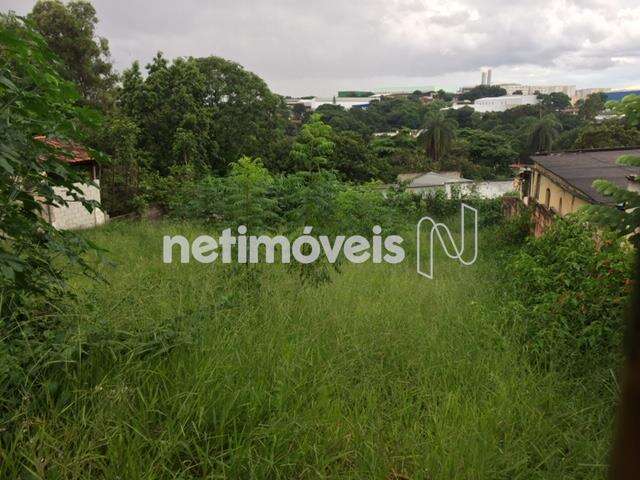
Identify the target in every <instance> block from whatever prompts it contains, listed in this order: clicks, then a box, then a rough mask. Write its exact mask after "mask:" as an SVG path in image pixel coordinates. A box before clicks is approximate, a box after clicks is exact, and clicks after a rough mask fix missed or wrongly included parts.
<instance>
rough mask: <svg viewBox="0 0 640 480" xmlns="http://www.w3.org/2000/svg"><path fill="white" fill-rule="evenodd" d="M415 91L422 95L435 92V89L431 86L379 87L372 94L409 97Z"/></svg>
mask: <svg viewBox="0 0 640 480" xmlns="http://www.w3.org/2000/svg"><path fill="white" fill-rule="evenodd" d="M415 91H420V92H422V93H428V92H435V91H436V87H434V86H433V85H417V86H404V87H381V88H377V89H375V90H374V93H376V94H378V95H387V96H394V95H411V94H412V93H413V92H415Z"/></svg>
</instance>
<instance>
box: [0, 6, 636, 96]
mask: <svg viewBox="0 0 640 480" xmlns="http://www.w3.org/2000/svg"><path fill="white" fill-rule="evenodd" d="M34 3H35V2H34V1H33V0H0V5H1V6H2V8H1V10H3V11H4V10H7V9H13V10H15V11H17V12H18V13H26V12H27V11H29V10H30V9H31V7H32V6H33V4H34ZM92 3H93V4H94V6H95V7H96V10H97V12H98V18H99V20H100V23H99V25H98V33H99V34H100V35H101V36H105V37H106V38H107V39H108V40H109V42H110V46H111V55H112V57H113V61H114V63H115V65H116V67H117V69H118V70H119V71H122V69H124V68H126V67H128V66H129V65H130V64H131V62H132V61H133V60H140V62H141V64H142V65H144V64H146V63H147V62H148V61H149V60H150V59H151V58H152V57H153V55H154V54H155V53H156V52H157V51H162V52H164V53H165V55H166V56H167V57H170V58H173V57H176V56H204V55H218V56H221V57H225V58H228V59H231V60H234V61H236V62H239V63H240V64H242V65H244V66H245V68H247V69H248V70H251V71H253V72H255V73H257V74H258V75H260V76H261V77H262V78H264V79H265V80H266V81H267V83H268V84H269V86H270V87H271V88H272V90H274V91H275V92H277V93H280V94H284V95H287V94H288V95H303V94H316V95H332V94H334V92H336V91H337V90H338V89H375V88H377V87H389V86H419V85H434V86H437V87H443V88H447V89H449V90H451V89H457V88H458V87H459V86H461V85H475V84H477V83H479V82H480V69H481V68H483V67H484V68H486V67H492V68H493V82H494V83H501V82H522V83H528V84H559V83H561V84H575V85H577V86H578V87H579V88H580V87H597V86H608V87H626V86H637V85H640V28H638V26H639V25H640V2H638V0H585V1H563V0H537V1H533V2H532V1H528V2H522V1H518V0H489V1H487V0H484V1H481V0H473V1H472V0H458V1H439V0H367V1H357V0H271V1H261V0H93V2H92Z"/></svg>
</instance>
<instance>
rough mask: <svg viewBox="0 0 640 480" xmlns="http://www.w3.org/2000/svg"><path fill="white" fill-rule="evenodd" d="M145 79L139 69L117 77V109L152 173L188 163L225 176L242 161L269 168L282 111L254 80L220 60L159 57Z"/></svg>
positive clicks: (279, 100) (279, 136) (281, 127)
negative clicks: (132, 128) (131, 125)
mask: <svg viewBox="0 0 640 480" xmlns="http://www.w3.org/2000/svg"><path fill="white" fill-rule="evenodd" d="M146 69H147V76H146V78H143V76H142V73H141V72H140V68H139V66H138V64H137V63H134V64H133V65H132V67H131V68H130V69H128V70H127V71H125V72H124V74H123V84H122V91H121V94H120V97H119V100H118V105H119V106H120V108H121V109H122V111H123V112H124V113H125V114H126V115H127V116H129V117H130V118H132V119H134V120H135V121H136V123H137V124H138V126H139V127H140V132H141V134H140V148H141V149H143V150H144V151H146V152H148V153H149V156H150V158H152V159H153V160H152V164H151V165H150V166H151V167H152V168H153V169H155V170H157V171H159V172H160V173H162V174H163V175H164V174H167V172H168V170H169V168H170V167H171V166H172V165H175V164H178V163H184V162H185V161H189V162H193V163H194V164H197V165H202V166H207V167H211V168H213V169H214V170H216V171H218V172H226V171H227V169H228V167H229V165H230V164H231V163H232V162H234V161H236V160H237V159H238V158H240V157H242V156H244V155H247V156H251V157H260V158H263V159H264V160H265V161H266V162H268V163H275V161H276V160H277V159H278V157H279V156H280V155H281V154H282V152H281V149H280V148H281V146H282V142H283V140H284V132H285V127H286V125H287V121H288V112H287V110H286V106H285V105H284V102H283V100H282V98H280V97H279V96H278V95H275V94H273V93H271V92H270V91H269V89H268V88H267V86H266V84H265V83H264V81H263V80H262V79H260V78H259V77H258V76H257V75H255V74H253V73H251V72H247V71H246V70H244V69H243V68H242V67H241V66H240V65H238V64H237V63H234V62H229V61H227V60H224V59H222V58H219V57H207V58H198V59H194V58H186V59H185V58H178V59H176V60H174V61H173V62H169V61H168V60H166V59H165V58H164V57H163V56H162V54H160V53H159V54H158V55H157V56H156V57H155V58H154V59H153V61H152V62H151V63H150V64H148V65H147V66H146Z"/></svg>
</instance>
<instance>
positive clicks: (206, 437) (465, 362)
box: [0, 222, 615, 480]
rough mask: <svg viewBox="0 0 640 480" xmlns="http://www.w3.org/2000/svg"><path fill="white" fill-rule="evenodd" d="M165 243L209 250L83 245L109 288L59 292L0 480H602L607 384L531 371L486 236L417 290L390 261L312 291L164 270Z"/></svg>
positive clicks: (121, 239)
mask: <svg viewBox="0 0 640 480" xmlns="http://www.w3.org/2000/svg"><path fill="white" fill-rule="evenodd" d="M167 233H180V234H183V235H187V236H190V237H191V238H194V237H195V236H196V235H197V234H200V233H211V232H207V231H206V230H203V229H202V228H200V227H198V226H196V225H193V224H177V223H155V224H152V223H128V222H113V223H112V224H110V225H109V226H107V227H105V228H101V229H98V230H95V231H92V232H88V233H86V235H88V236H89V237H90V238H91V239H92V240H94V241H95V242H97V243H98V244H99V245H101V246H103V247H105V248H107V249H108V250H109V253H108V257H109V258H110V259H111V260H113V261H114V263H115V265H103V266H102V267H101V268H100V270H101V272H102V274H103V275H104V276H105V278H106V279H107V281H108V283H92V282H89V281H86V280H83V279H80V278H77V279H75V280H74V285H73V288H74V291H75V292H76V294H77V295H78V298H77V300H75V301H69V302H68V303H67V304H66V305H65V307H64V308H63V309H62V310H61V312H60V314H61V315H64V316H65V318H66V319H67V321H69V322H71V323H72V324H73V325H75V327H74V330H75V333H74V339H75V341H74V342H73V343H74V345H73V346H70V347H69V354H68V360H67V361H66V363H64V365H63V366H62V368H60V365H51V367H50V368H51V369H52V371H57V372H59V373H57V374H56V377H54V379H53V380H51V381H50V382H48V383H47V384H45V385H44V386H42V387H37V386H34V388H36V387H37V388H42V389H43V391H44V393H45V394H46V395H44V396H43V398H44V399H45V400H42V402H45V404H40V405H37V409H36V410H37V411H38V412H40V413H38V414H36V415H34V413H33V411H34V408H35V407H34V405H33V404H29V403H28V402H25V405H29V406H28V407H27V406H25V408H24V410H23V411H17V412H16V413H15V415H16V418H17V419H18V421H20V422H22V423H23V428H22V430H21V432H22V433H19V434H18V435H17V437H16V438H15V441H14V442H13V443H12V444H11V445H12V446H11V448H10V450H8V451H5V452H4V454H3V456H2V462H1V463H0V474H1V475H2V476H3V477H4V478H19V477H18V475H19V474H20V475H21V474H22V472H23V468H24V466H26V467H27V468H28V469H29V470H30V471H31V472H32V474H33V478H47V479H58V478H59V479H80V478H108V479H161V478H162V479H164V478H167V479H169V478H173V479H191V478H234V479H266V478H283V479H294V478H350V479H428V480H454V479H492V480H496V479H505V480H507V479H508V480H514V479H523V480H535V479H540V480H542V479H544V480H553V479H558V480H560V479H562V480H565V479H596V478H602V477H603V476H604V472H605V463H606V460H607V451H608V445H609V443H610V437H611V432H610V425H611V423H612V408H613V407H612V403H613V397H614V394H615V392H614V389H615V384H614V381H613V379H612V378H611V379H602V380H601V382H600V383H599V384H598V388H595V389H594V388H593V386H592V385H590V384H585V383H584V382H582V381H579V380H575V379H572V378H569V377H567V376H566V375H563V374H562V373H560V372H555V371H554V370H549V369H546V370H543V369H540V368H536V367H535V364H534V363H533V362H531V361H529V359H528V358H527V355H526V352H525V351H524V349H523V347H522V345H521V342H519V341H518V335H517V333H518V332H517V331H518V319H517V318H513V314H512V313H511V310H510V309H509V302H510V298H511V297H510V295H512V293H511V290H510V289H509V285H508V282H506V283H505V281H504V278H503V272H502V271H500V267H499V263H498V262H496V260H495V258H494V257H493V256H492V255H491V254H490V253H489V252H490V251H491V249H490V248H489V247H490V245H489V243H490V239H489V237H487V236H483V237H482V239H483V242H484V243H482V244H481V245H480V257H479V259H478V262H477V263H476V264H475V265H473V266H470V267H463V266H461V265H459V264H458V263H456V262H454V261H452V260H449V259H446V260H445V259H438V261H437V264H436V278H435V279H434V280H427V279H425V278H422V277H419V276H418V275H417V274H416V273H415V267H414V264H413V263H412V262H411V261H410V260H407V261H405V262H404V263H402V264H400V265H385V264H382V265H374V264H371V263H365V264H360V265H351V264H343V265H342V266H341V267H340V271H339V272H333V273H332V274H331V281H330V282H326V283H322V284H319V285H317V284H314V283H310V282H304V281H302V280H301V277H300V275H299V274H298V273H297V272H296V271H292V270H291V269H287V268H286V267H283V266H272V265H261V266H257V267H253V268H246V267H242V268H237V267H236V268H231V267H230V266H223V265H219V264H213V266H212V265H200V264H196V263H190V264H188V265H183V264H179V263H174V264H172V265H165V264H163V263H162V259H161V247H162V245H161V242H162V235H164V234H167ZM78 351H81V352H82V355H77V352H78ZM54 369H55V370H54ZM607 388H608V389H609V390H607ZM42 412H46V413H42Z"/></svg>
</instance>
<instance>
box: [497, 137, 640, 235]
mask: <svg viewBox="0 0 640 480" xmlns="http://www.w3.org/2000/svg"><path fill="white" fill-rule="evenodd" d="M622 155H636V156H637V155H640V149H602V150H588V151H576V152H563V153H551V154H547V155H534V156H533V157H532V160H533V163H532V164H531V165H528V166H526V167H523V168H522V171H521V172H520V175H519V193H520V198H521V200H522V203H523V204H524V205H529V206H532V207H533V222H534V230H535V231H534V233H535V234H536V235H540V234H541V233H542V232H544V230H545V229H546V227H547V226H548V225H550V224H551V223H552V222H553V217H554V216H556V215H559V216H565V215H567V214H569V213H573V212H576V211H577V210H578V209H579V208H580V207H583V206H585V205H590V204H599V205H611V206H612V207H616V205H615V201H614V200H613V199H612V198H610V197H607V196H605V195H603V194H602V193H600V192H599V191H598V190H596V188H595V187H594V186H593V182H594V181H595V180H600V179H601V180H608V181H610V182H612V183H614V184H616V185H618V186H619V187H622V188H626V189H629V190H640V184H638V182H636V181H635V178H636V176H638V175H640V168H638V167H627V166H624V165H619V164H618V163H617V160H618V158H619V157H621V156H622ZM515 200H517V199H515V198H514V199H505V201H506V203H505V208H506V209H507V210H517V209H518V205H517V204H515V203H514V201H515ZM507 214H509V212H507Z"/></svg>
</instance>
